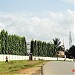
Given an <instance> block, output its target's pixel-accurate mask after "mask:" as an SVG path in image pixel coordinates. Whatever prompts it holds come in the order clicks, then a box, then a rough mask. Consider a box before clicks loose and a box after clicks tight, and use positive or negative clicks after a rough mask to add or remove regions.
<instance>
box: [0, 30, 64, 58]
mask: <svg viewBox="0 0 75 75" xmlns="http://www.w3.org/2000/svg"><path fill="white" fill-rule="evenodd" d="M60 43H61V42H60V40H59V39H58V38H55V39H53V43H52V42H49V43H46V42H42V41H37V40H31V47H30V48H31V49H30V52H31V53H32V55H33V56H43V57H44V56H45V57H55V56H57V52H58V51H59V50H63V49H62V48H61V46H60ZM0 54H13V55H27V45H26V39H25V37H20V36H17V35H9V34H8V32H7V31H5V30H2V31H1V32H0Z"/></svg>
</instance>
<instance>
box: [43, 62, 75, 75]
mask: <svg viewBox="0 0 75 75" xmlns="http://www.w3.org/2000/svg"><path fill="white" fill-rule="evenodd" d="M74 64H75V63H74V62H67V61H51V62H48V63H47V64H45V65H44V66H43V75H75V72H72V70H73V69H74V70H75V67H74V66H75V65H74Z"/></svg>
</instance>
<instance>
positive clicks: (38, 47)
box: [31, 38, 63, 57]
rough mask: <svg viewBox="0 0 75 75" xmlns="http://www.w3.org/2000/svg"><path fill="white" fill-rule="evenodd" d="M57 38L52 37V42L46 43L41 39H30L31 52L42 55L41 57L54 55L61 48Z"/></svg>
mask: <svg viewBox="0 0 75 75" xmlns="http://www.w3.org/2000/svg"><path fill="white" fill-rule="evenodd" d="M60 43H61V42H60V41H59V39H56V38H55V39H53V43H52V42H51V43H46V42H42V41H37V40H32V41H31V53H32V54H33V55H34V56H43V57H56V56H57V52H58V51H59V50H63V49H62V48H61V46H59V45H60Z"/></svg>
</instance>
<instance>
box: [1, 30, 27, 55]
mask: <svg viewBox="0 0 75 75" xmlns="http://www.w3.org/2000/svg"><path fill="white" fill-rule="evenodd" d="M0 54H15V55H27V47H26V39H25V37H20V36H17V35H8V33H7V31H5V30H2V31H1V32H0Z"/></svg>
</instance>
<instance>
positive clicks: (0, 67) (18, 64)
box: [0, 60, 44, 75]
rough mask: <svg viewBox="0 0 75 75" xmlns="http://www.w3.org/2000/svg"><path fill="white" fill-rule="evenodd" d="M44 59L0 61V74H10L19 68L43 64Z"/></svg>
mask: <svg viewBox="0 0 75 75" xmlns="http://www.w3.org/2000/svg"><path fill="white" fill-rule="evenodd" d="M43 63H44V61H42V60H38V61H25V60H19V61H9V62H8V63H5V62H0V75H6V74H7V75H11V74H15V73H17V72H18V71H19V70H21V69H27V68H31V67H35V66H37V65H40V64H43Z"/></svg>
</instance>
